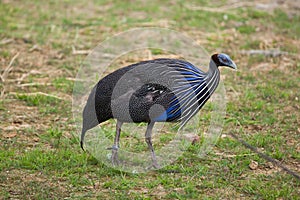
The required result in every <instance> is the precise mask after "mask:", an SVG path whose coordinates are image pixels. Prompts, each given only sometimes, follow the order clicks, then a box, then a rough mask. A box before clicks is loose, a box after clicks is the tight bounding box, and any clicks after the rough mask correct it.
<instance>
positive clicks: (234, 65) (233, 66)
mask: <svg viewBox="0 0 300 200" xmlns="http://www.w3.org/2000/svg"><path fill="white" fill-rule="evenodd" d="M228 67H230V68H232V69H237V66H236V64H235V63H234V62H233V61H232V63H231V64H230V65H229V66H228Z"/></svg>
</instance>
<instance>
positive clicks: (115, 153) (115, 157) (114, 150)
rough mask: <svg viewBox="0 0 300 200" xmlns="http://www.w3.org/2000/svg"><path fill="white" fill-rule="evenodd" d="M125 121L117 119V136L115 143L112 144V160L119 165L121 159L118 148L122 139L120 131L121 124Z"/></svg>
mask: <svg viewBox="0 0 300 200" xmlns="http://www.w3.org/2000/svg"><path fill="white" fill-rule="evenodd" d="M122 124H123V122H121V121H119V120H117V124H116V137H115V140H114V145H113V146H112V148H111V149H112V152H111V162H112V164H113V165H118V164H119V159H118V149H119V141H120V133H121V126H122Z"/></svg>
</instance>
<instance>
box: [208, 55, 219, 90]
mask: <svg viewBox="0 0 300 200" xmlns="http://www.w3.org/2000/svg"><path fill="white" fill-rule="evenodd" d="M219 81H220V71H219V69H218V67H217V65H216V64H215V62H214V61H213V60H211V61H210V63H209V70H208V72H207V76H206V84H207V86H208V88H209V91H210V93H213V92H214V91H215V89H216V88H217V86H218V84H219Z"/></svg>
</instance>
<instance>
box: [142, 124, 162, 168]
mask: <svg viewBox="0 0 300 200" xmlns="http://www.w3.org/2000/svg"><path fill="white" fill-rule="evenodd" d="M154 123H155V122H149V123H148V126H147V130H146V133H145V141H146V143H147V145H148V148H149V150H150V152H151V158H152V166H153V167H154V168H156V169H158V168H159V165H158V163H157V160H156V156H155V153H154V149H153V146H152V141H151V135H152V129H153V126H154Z"/></svg>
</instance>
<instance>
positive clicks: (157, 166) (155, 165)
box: [152, 160, 161, 169]
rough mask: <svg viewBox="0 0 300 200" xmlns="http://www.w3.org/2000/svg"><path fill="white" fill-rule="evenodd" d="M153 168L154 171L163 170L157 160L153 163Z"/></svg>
mask: <svg viewBox="0 0 300 200" xmlns="http://www.w3.org/2000/svg"><path fill="white" fill-rule="evenodd" d="M152 166H153V168H154V169H160V168H161V167H160V165H159V164H158V163H157V161H156V160H155V161H153V162H152Z"/></svg>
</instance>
